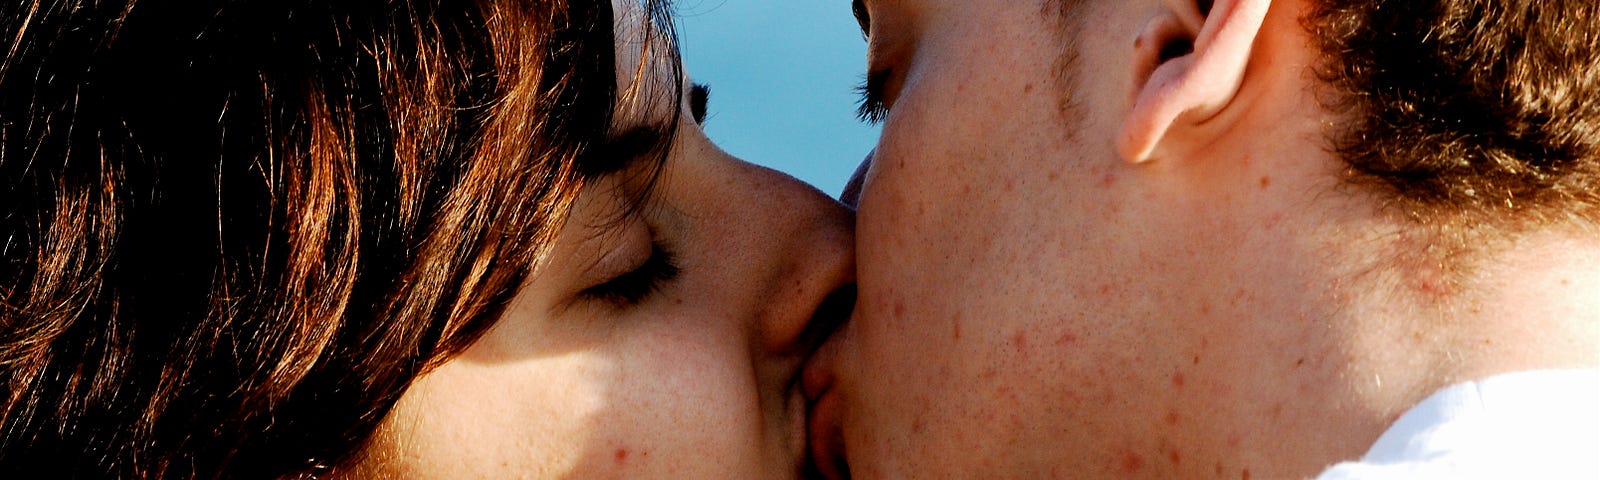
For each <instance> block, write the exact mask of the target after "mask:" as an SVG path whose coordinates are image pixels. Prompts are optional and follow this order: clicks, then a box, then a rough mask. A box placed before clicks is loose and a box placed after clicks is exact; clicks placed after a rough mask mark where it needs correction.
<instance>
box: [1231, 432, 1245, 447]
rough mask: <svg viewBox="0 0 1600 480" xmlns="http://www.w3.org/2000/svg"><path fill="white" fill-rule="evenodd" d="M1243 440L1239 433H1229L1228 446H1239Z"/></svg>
mask: <svg viewBox="0 0 1600 480" xmlns="http://www.w3.org/2000/svg"><path fill="white" fill-rule="evenodd" d="M1242 440H1243V439H1242V438H1240V437H1239V434H1237V433H1235V434H1232V435H1228V448H1238V447H1239V442H1240V441H1242Z"/></svg>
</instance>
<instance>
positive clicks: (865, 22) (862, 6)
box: [850, 0, 872, 37]
mask: <svg viewBox="0 0 1600 480" xmlns="http://www.w3.org/2000/svg"><path fill="white" fill-rule="evenodd" d="M850 11H851V13H854V14H855V15H856V25H860V26H861V36H863V37H868V36H871V35H872V16H870V15H868V14H867V4H866V3H865V2H863V1H862V0H851V2H850Z"/></svg>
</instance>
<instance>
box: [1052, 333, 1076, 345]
mask: <svg viewBox="0 0 1600 480" xmlns="http://www.w3.org/2000/svg"><path fill="white" fill-rule="evenodd" d="M1074 343H1078V336H1077V335H1074V334H1072V333H1071V332H1068V333H1063V334H1061V337H1060V338H1057V339H1056V345H1063V346H1065V345H1071V344H1074Z"/></svg>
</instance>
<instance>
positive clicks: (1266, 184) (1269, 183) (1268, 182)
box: [1261, 175, 1272, 189]
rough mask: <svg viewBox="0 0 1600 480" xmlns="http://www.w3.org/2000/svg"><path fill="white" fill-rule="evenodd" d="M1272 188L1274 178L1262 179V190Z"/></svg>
mask: <svg viewBox="0 0 1600 480" xmlns="http://www.w3.org/2000/svg"><path fill="white" fill-rule="evenodd" d="M1270 186H1272V177H1270V176H1265V175H1263V176H1262V177H1261V188H1263V189H1265V188H1267V187H1270Z"/></svg>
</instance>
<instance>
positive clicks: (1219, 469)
mask: <svg viewBox="0 0 1600 480" xmlns="http://www.w3.org/2000/svg"><path fill="white" fill-rule="evenodd" d="M1216 472H1217V476H1219V477H1220V476H1222V463H1221V462H1218V463H1217V469H1216Z"/></svg>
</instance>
